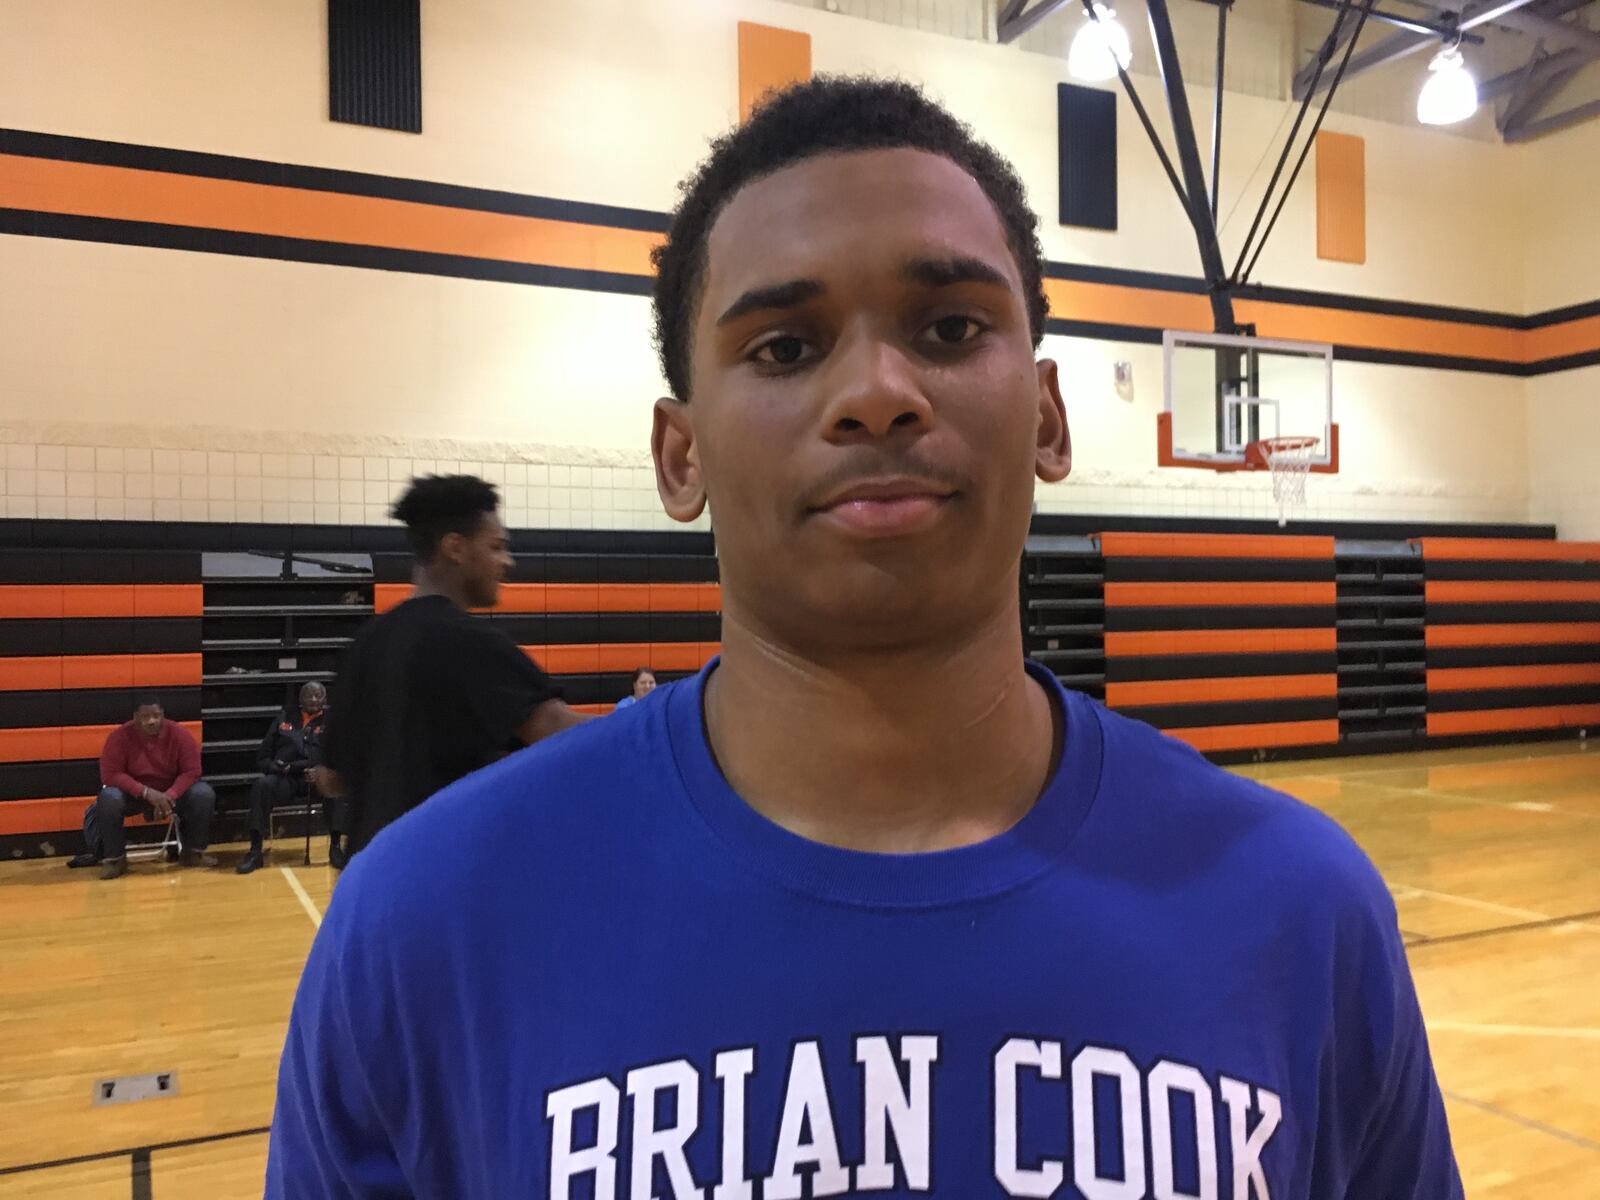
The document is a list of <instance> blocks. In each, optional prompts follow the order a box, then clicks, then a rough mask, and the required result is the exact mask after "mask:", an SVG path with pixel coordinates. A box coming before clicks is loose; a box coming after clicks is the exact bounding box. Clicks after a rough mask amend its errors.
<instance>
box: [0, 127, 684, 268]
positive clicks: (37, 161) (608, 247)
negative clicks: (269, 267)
mask: <svg viewBox="0 0 1600 1200" xmlns="http://www.w3.org/2000/svg"><path fill="white" fill-rule="evenodd" d="M0 208H22V209H35V210H38V211H41V212H55V213H71V214H75V215H78V216H88V217H107V218H111V219H113V220H119V221H153V222H156V223H158V224H162V225H190V226H195V227H198V228H202V229H228V230H234V231H236V232H239V233H257V234H265V235H268V236H272V237H292V238H306V239H309V240H311V241H318V242H344V243H349V244H354V245H360V246H386V247H389V248H391V249H395V250H419V251H424V252H428V253H433V254H459V255H465V256H467V257H469V258H484V259H492V260H495V261H499V262H521V263H536V264H541V265H545V266H552V267H570V268H575V269H579V270H591V271H612V272H617V273H620V274H624V275H650V274H652V271H653V268H652V267H651V265H650V251H651V250H652V249H654V248H655V246H656V245H657V244H659V242H660V241H661V235H660V234H657V233H649V232H643V231H639V230H632V229H611V228H607V227H605V226H600V225H581V224H578V223H576V222H572V221H551V220H546V219H543V218H540V217H519V216H510V215H507V214H504V213H489V212H478V211H475V210H472V209H464V208H447V207H445V206H443V205H438V204H419V203H416V202H414V201H410V200H385V199H380V198H377V197H373V196H350V195H344V194H341V193H338V192H318V191H311V190H309V189H306V188H290V187H277V186H274V185H272V184H263V183H240V182H237V181H235V180H231V179H202V178H199V177H197V176H193V175H176V174H170V173H168V172H165V171H146V170H141V169H139V168H135V167H103V166H97V165H94V164H90V163H72V162H58V161H55V160H51V159H43V158H24V157H20V156H17V155H9V154H0Z"/></svg>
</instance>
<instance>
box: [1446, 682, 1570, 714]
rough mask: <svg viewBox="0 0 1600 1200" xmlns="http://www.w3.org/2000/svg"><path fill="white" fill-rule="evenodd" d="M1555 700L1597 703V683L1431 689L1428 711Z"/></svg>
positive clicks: (1522, 705) (1553, 702)
mask: <svg viewBox="0 0 1600 1200" xmlns="http://www.w3.org/2000/svg"><path fill="white" fill-rule="evenodd" d="M1556 704H1600V684H1593V683H1586V684H1580V685H1578V686H1576V687H1536V688H1495V689H1492V690H1484V691H1479V692H1430V693H1429V695H1428V711H1429V712H1477V711H1479V710H1480V709H1485V708H1545V707H1547V706H1549V705H1556Z"/></svg>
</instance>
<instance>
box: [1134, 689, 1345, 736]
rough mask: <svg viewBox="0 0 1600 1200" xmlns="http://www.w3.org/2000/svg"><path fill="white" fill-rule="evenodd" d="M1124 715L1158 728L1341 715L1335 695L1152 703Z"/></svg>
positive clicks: (1316, 718) (1191, 727) (1186, 727)
mask: <svg viewBox="0 0 1600 1200" xmlns="http://www.w3.org/2000/svg"><path fill="white" fill-rule="evenodd" d="M1117 711H1118V712H1119V713H1121V714H1122V715H1123V716H1125V717H1133V718H1134V719H1135V720H1139V721H1145V722H1147V723H1149V724H1151V725H1154V726H1155V727H1156V728H1157V729H1193V728H1196V727H1198V726H1202V725H1254V724H1267V723H1270V722H1275V721H1321V720H1328V719H1330V718H1334V717H1337V716H1338V715H1339V700H1338V697H1336V696H1318V697H1316V698H1314V699H1309V700H1232V701H1226V702H1223V703H1217V704H1151V705H1140V706H1138V707H1135V708H1118V709H1117Z"/></svg>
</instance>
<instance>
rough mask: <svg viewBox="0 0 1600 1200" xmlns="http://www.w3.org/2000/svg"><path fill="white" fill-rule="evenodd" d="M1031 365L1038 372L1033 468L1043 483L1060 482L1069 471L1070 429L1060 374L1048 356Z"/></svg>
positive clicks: (1070, 456)
mask: <svg viewBox="0 0 1600 1200" xmlns="http://www.w3.org/2000/svg"><path fill="white" fill-rule="evenodd" d="M1034 366H1035V367H1036V368H1037V370H1038V372H1039V437H1038V442H1037V444H1036V445H1035V447H1034V456H1033V469H1034V471H1035V472H1037V474H1038V476H1039V478H1040V479H1042V480H1044V481H1045V482H1046V483H1060V482H1061V481H1062V480H1063V479H1065V478H1066V477H1067V476H1068V475H1069V474H1071V473H1072V431H1071V430H1070V429H1069V428H1067V406H1066V404H1065V402H1063V401H1062V399H1061V380H1060V373H1059V371H1058V370H1057V368H1056V363H1055V360H1054V359H1051V358H1041V359H1040V360H1039V361H1038V362H1037V363H1035V364H1034Z"/></svg>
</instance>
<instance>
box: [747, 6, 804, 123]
mask: <svg viewBox="0 0 1600 1200" xmlns="http://www.w3.org/2000/svg"><path fill="white" fill-rule="evenodd" d="M810 78H811V35H810V34H809V33H801V32H799V31H798V30H794V29H779V28H777V27H776V26H773V25H759V24H757V23H756V22H754V21H740V22H739V119H740V120H741V121H747V120H749V119H750V112H751V110H752V109H754V108H755V106H756V105H757V104H758V103H759V102H760V100H761V97H763V96H764V95H766V94H767V93H768V92H771V91H777V90H779V89H781V88H785V87H788V86H789V85H790V84H791V83H804V82H805V81H806V80H808V79H810Z"/></svg>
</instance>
